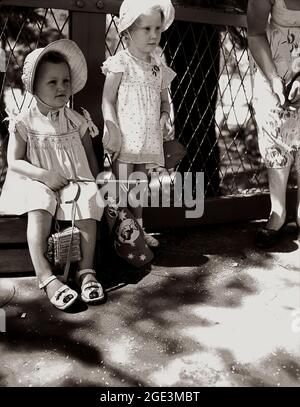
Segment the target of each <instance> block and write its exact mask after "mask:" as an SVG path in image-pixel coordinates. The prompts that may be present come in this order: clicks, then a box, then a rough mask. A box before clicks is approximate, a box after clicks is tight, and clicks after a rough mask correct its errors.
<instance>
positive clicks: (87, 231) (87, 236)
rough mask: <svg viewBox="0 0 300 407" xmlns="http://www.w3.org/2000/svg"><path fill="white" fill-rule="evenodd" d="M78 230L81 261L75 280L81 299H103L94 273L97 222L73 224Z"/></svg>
mask: <svg viewBox="0 0 300 407" xmlns="http://www.w3.org/2000/svg"><path fill="white" fill-rule="evenodd" d="M75 224H76V226H77V227H78V228H79V230H80V234H81V236H80V237H81V238H80V247H81V255H82V259H81V260H80V262H79V263H78V266H79V270H78V272H77V276H76V280H77V282H78V283H79V284H80V285H81V288H82V296H84V298H83V297H82V299H84V300H85V301H86V302H93V300H94V301H96V300H100V299H103V297H104V293H103V289H102V287H101V284H100V283H99V282H98V281H97V279H96V276H95V274H96V273H95V271H94V255H95V247H96V235H97V222H96V220H94V219H82V220H77V221H76V222H75Z"/></svg>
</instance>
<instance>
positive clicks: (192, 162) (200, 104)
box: [0, 7, 267, 197]
mask: <svg viewBox="0 0 300 407" xmlns="http://www.w3.org/2000/svg"><path fill="white" fill-rule="evenodd" d="M0 10H1V14H0V19H1V29H0V44H1V48H2V50H4V51H5V69H4V72H2V73H1V82H0V83H1V93H0V120H1V128H0V131H1V133H0V134H1V138H0V140H1V141H0V143H1V146H0V147H1V150H0V154H1V155H0V176H1V181H0V188H1V183H3V180H4V176H5V171H6V162H5V154H4V152H5V147H6V142H7V122H3V121H2V120H3V119H5V118H6V116H7V114H6V110H8V111H9V112H14V113H16V112H19V111H20V110H21V109H22V107H23V106H24V104H26V103H28V96H29V95H27V94H26V92H24V90H23V86H22V82H21V67H22V63H23V60H24V56H26V55H27V53H28V52H30V51H31V50H32V49H34V48H36V47H40V46H45V45H46V44H48V43H49V42H51V41H53V40H55V39H58V38H65V37H68V34H69V23H70V21H69V20H70V18H69V13H68V11H67V10H53V9H50V8H48V9H42V8H41V9H31V8H25V7H24V8H23V7H2V8H1V9H0ZM117 20H118V19H117V16H114V15H111V14H107V16H106V36H105V49H106V55H103V56H100V55H99V58H101V57H102V58H103V59H104V58H105V57H107V56H109V55H113V54H115V53H116V52H118V51H119V50H121V49H123V48H124V46H125V43H124V41H123V39H122V38H121V37H120V36H119V34H118V28H117V27H118V24H117V23H118V21H117ZM161 53H162V54H163V55H164V57H165V59H166V61H167V63H168V64H169V66H170V67H171V68H172V69H174V71H175V72H176V73H177V76H176V78H175V80H174V81H173V82H172V85H171V88H170V99H171V102H172V107H173V119H174V129H175V137H176V138H177V139H179V141H181V142H182V143H183V144H184V145H186V146H187V149H188V154H187V156H186V157H185V158H184V159H183V160H182V162H181V163H180V165H179V166H178V168H177V169H176V170H177V171H180V172H184V171H192V172H193V173H195V172H197V171H203V172H204V174H205V191H204V193H205V197H218V196H227V195H241V194H247V193H259V192H262V191H264V190H266V188H267V180H266V171H265V169H264V167H263V166H262V164H261V160H260V155H259V152H258V146H257V137H256V128H255V122H254V120H253V110H252V105H251V99H252V89H251V74H250V70H249V57H248V51H247V41H246V31H245V29H242V28H234V27H225V26H215V25H210V24H201V23H190V22H186V21H176V22H174V24H173V25H172V27H171V28H170V29H169V30H168V31H167V32H166V33H164V34H163V36H162V41H161ZM100 92H101V89H99V93H100ZM163 177H165V178H167V179H168V180H169V181H170V182H172V180H173V179H174V177H170V176H169V174H167V173H164V174H163ZM161 182H162V181H161Z"/></svg>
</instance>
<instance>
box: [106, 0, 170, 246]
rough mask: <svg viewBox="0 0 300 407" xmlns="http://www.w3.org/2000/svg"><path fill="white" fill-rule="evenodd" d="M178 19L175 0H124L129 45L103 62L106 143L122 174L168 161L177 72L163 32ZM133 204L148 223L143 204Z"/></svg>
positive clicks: (124, 31) (147, 237)
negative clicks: (167, 58)
mask: <svg viewBox="0 0 300 407" xmlns="http://www.w3.org/2000/svg"><path fill="white" fill-rule="evenodd" d="M173 20H174V8H173V6H172V3H171V1H170V0H124V1H123V3H122V5H121V8H120V21H119V32H120V33H121V34H122V35H123V36H124V37H125V40H126V43H127V48H126V49H125V50H123V51H120V52H118V53H117V54H116V55H114V56H112V57H109V58H108V59H107V60H106V61H105V62H104V63H103V67H102V71H103V73H104V74H105V75H106V80H105V84H104V91H103V101H102V111H103V117H104V122H105V125H106V130H107V132H106V133H105V136H104V138H103V144H104V147H105V148H106V149H107V150H108V151H109V152H110V153H111V154H112V157H113V160H114V165H113V170H114V173H115V176H116V177H117V178H118V179H124V173H125V174H126V176H127V177H129V176H130V175H131V174H132V173H133V172H136V171H139V172H143V173H147V171H148V170H149V169H154V168H158V167H163V166H164V155H163V131H164V129H165V127H167V128H168V127H169V130H170V131H171V126H170V125H169V117H170V103H169V98H168V87H169V85H170V83H171V81H172V80H173V78H174V77H175V72H174V71H173V70H172V69H170V68H169V67H167V66H166V65H165V64H164V63H163V61H162V58H161V57H160V56H158V54H157V52H156V51H157V46H158V45H159V42H160V39H161V33H162V32H163V31H165V30H166V29H167V28H168V27H169V26H170V25H171V24H172V22H173ZM165 133H167V132H165ZM107 139H108V143H107ZM109 139H111V140H113V142H111V143H110V142H109ZM118 140H119V142H118ZM107 145H110V146H111V147H110V149H108V148H107ZM124 167H125V170H124ZM121 174H122V175H121ZM131 209H132V212H133V214H134V216H135V217H136V219H137V220H138V222H139V223H140V225H141V226H142V227H143V219H142V211H143V209H142V206H139V207H137V208H131ZM144 234H145V240H146V243H147V244H148V245H149V246H150V247H156V246H158V244H159V242H158V241H157V240H156V239H155V238H154V237H153V236H150V235H149V234H147V233H146V232H144Z"/></svg>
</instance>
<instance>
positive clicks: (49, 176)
mask: <svg viewBox="0 0 300 407" xmlns="http://www.w3.org/2000/svg"><path fill="white" fill-rule="evenodd" d="M43 183H44V184H46V185H47V186H48V187H49V188H50V189H52V191H59V190H60V189H61V188H63V187H65V186H66V185H68V184H69V180H68V179H67V178H65V177H63V176H62V175H60V174H59V173H58V172H56V171H48V172H47V173H46V174H45V176H44V177H43Z"/></svg>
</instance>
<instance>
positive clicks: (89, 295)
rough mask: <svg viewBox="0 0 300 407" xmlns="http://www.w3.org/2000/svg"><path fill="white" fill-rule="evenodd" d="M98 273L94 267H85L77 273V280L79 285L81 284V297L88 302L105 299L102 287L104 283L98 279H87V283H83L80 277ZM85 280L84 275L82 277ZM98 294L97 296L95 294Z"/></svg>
mask: <svg viewBox="0 0 300 407" xmlns="http://www.w3.org/2000/svg"><path fill="white" fill-rule="evenodd" d="M88 274H91V275H94V276H95V275H96V272H95V270H93V269H84V270H80V271H78V272H77V273H76V282H77V284H78V285H80V286H81V299H82V301H84V302H86V303H93V302H97V301H101V300H103V299H104V297H105V294H104V291H103V288H102V285H101V284H100V283H99V282H98V281H94V280H91V281H87V282H86V283H82V282H81V281H80V277H83V276H85V275H88ZM82 281H84V277H83V278H82ZM95 294H96V296H94V295H95Z"/></svg>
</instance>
